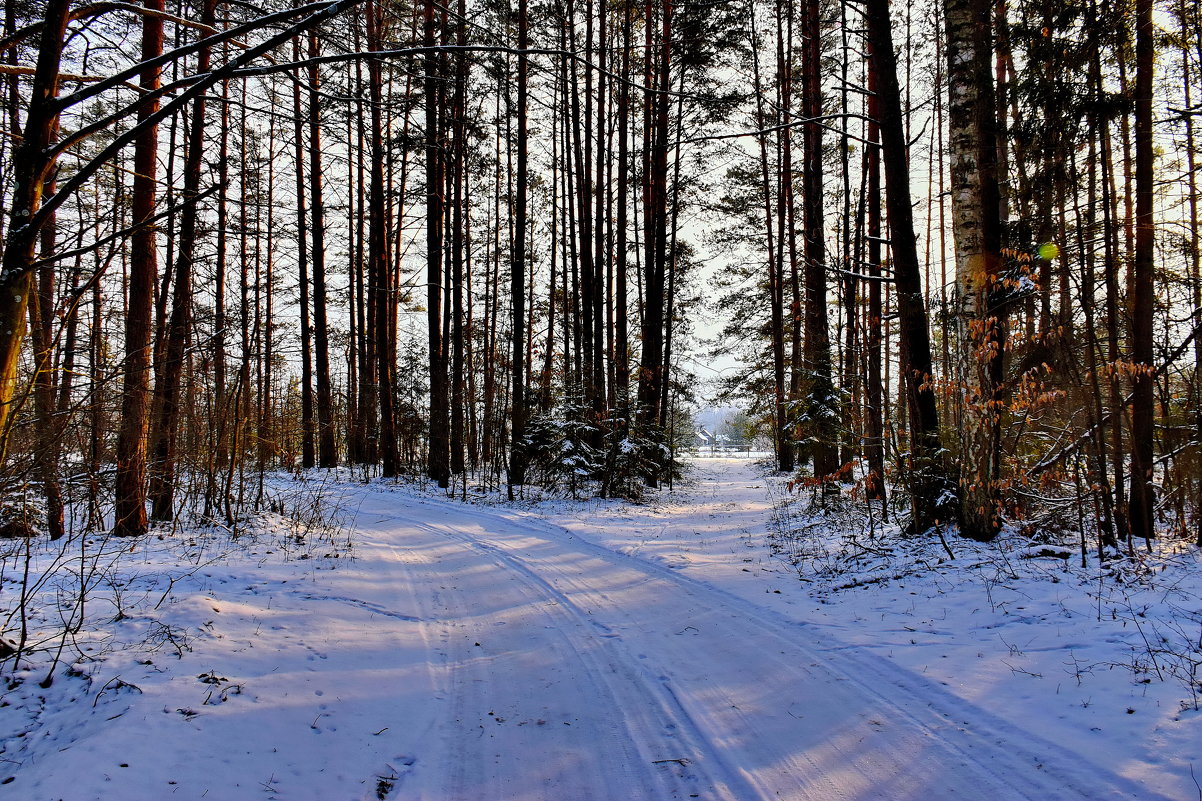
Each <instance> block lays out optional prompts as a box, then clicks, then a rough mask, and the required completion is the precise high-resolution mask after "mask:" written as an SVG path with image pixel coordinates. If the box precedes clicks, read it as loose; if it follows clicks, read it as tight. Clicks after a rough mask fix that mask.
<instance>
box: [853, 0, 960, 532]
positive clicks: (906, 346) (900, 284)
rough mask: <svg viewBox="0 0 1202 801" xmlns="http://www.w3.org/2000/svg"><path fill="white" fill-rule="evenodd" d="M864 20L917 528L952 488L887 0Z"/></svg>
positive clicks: (943, 517)
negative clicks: (871, 65)
mask: <svg viewBox="0 0 1202 801" xmlns="http://www.w3.org/2000/svg"><path fill="white" fill-rule="evenodd" d="M865 18H866V21H867V26H868V36H869V40H870V42H871V44H872V59H873V63H874V65H875V67H876V75H877V84H876V97H877V101H878V104H879V108H880V127H881V155H882V157H883V159H884V165H885V195H886V200H885V203H886V207H887V209H888V213H889V231H890V243H891V249H892V251H893V274H894V282H895V284H896V286H897V308H898V318H899V323H900V333H901V370H902V374H903V378H904V382H905V393H906V400H907V404H908V406H909V416H910V437H911V448H910V450H911V473H912V476H911V479H910V481H911V485H910V488H909V489H910V495H911V510H912V511H911V519H910V525H909V528H910V530H911V531H913V532H915V533H919V532H922V531H925V530H927V529H928V528H930V527H931V526H934V525H938V524H939V523H944V522H949V521H951V520H953V519H955V512H956V510H955V504H954V500H953V498H954V497H955V493H954V485H953V484H952V482H951V481H950V480H949V479H948V478H947V475H946V471H945V468H944V465H943V461H942V460H943V453H942V451H943V448H942V442H941V440H940V435H939V418H938V411H937V407H936V403H935V391H934V388H933V386H932V369H933V368H932V362H931V342H930V331H929V329H928V324H927V313H926V306H925V304H924V302H923V291H922V279H921V268H920V265H919V262H918V248H917V244H916V242H915V239H914V218H913V215H914V212H913V207H912V206H911V201H910V188H909V187H910V167H909V159H908V156H907V153H906V138H905V127H904V126H905V123H904V121H903V117H902V109H901V96H900V90H899V88H898V82H897V62H896V60H895V56H894V54H893V37H892V34H891V32H890V31H891V22H890V19H889V2H888V0H866V2H865Z"/></svg>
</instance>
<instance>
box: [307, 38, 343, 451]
mask: <svg viewBox="0 0 1202 801" xmlns="http://www.w3.org/2000/svg"><path fill="white" fill-rule="evenodd" d="M320 55H321V51H320V48H319V47H318V39H317V31H316V30H310V31H309V59H310V60H311V61H313V60H315V59H317V58H318V57H319V56H320ZM321 148H322V145H321V72H320V70H319V69H318V66H317V64H316V63H310V65H309V202H310V204H311V210H312V215H313V217H312V221H311V223H310V226H309V231H310V234H311V235H312V240H311V241H312V244H313V250H312V257H311V259H310V263H311V264H312V266H313V346H314V354H313V356H314V360H315V364H314V366H315V370H316V372H317V376H316V378H317V460H318V464H320V465H321V466H322V467H337V466H338V441H337V438H336V433H337V432H336V428H335V421H334V390H333V387H332V384H331V381H330V329H329V323H328V322H327V315H326V306H327V300H326V296H327V292H326V219H325V213H326V212H325V198H324V195H323V190H322V180H323V178H322V159H321Z"/></svg>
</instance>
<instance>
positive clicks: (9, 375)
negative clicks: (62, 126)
mask: <svg viewBox="0 0 1202 801" xmlns="http://www.w3.org/2000/svg"><path fill="white" fill-rule="evenodd" d="M69 12H70V2H69V1H68V0H47V2H46V6H45V12H44V15H43V27H42V38H41V42H40V45H39V48H38V60H37V66H36V68H35V71H34V77H33V83H32V85H31V86H30V90H29V106H28V110H27V112H26V116H25V128H24V130H23V131H22V136H21V140H20V144H19V145H17V147H16V150H15V151H14V153H13V162H12V164H13V174H12V181H13V185H12V208H13V213H14V217H15V218H16V219H18V220H20V219H24V220H29V219H30V218H31V217H32V216H33V215H34V214H36V213H37V211H38V209H39V208H40V207H41V205H42V197H43V195H42V193H43V189H44V187H45V183H46V180H47V178H49V177H50V175H51V174H52V173H53V172H54V167H55V159H54V157H53V156H51V155H48V153H49V148H50V145H51V143H53V142H54V140H55V138H56V137H57V136H58V125H59V110H58V107H57V105H56V102H55V99H56V97H57V95H58V76H59V65H60V63H61V61H62V53H63V39H64V37H65V36H66V31H67V19H68V14H69ZM38 234H39V231H38V230H37V229H36V228H35V227H33V226H32V225H30V224H28V223H26V224H24V225H11V226H10V227H9V229H8V236H7V238H6V239H5V243H4V269H3V271H2V272H0V319H4V320H8V321H9V323H10V324H9V325H7V326H2V327H0V464H2V463H3V462H4V460H5V457H6V456H7V453H8V440H9V434H10V432H11V429H12V426H13V422H14V421H13V411H14V403H15V399H16V389H17V365H18V362H19V360H20V358H21V345H22V343H23V342H24V340H25V317H26V312H27V308H28V305H29V296H30V293H31V292H32V290H33V276H34V268H33V264H34V259H35V257H36V254H37V246H38Z"/></svg>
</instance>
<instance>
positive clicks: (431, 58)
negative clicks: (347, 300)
mask: <svg viewBox="0 0 1202 801" xmlns="http://www.w3.org/2000/svg"><path fill="white" fill-rule="evenodd" d="M424 15H425V29H424V37H425V38H424V43H425V46H426V47H428V48H433V47H434V46H435V44H436V43H437V41H438V16H437V6H436V4H435V2H434V0H426V3H425V6H424ZM439 72H440V70H439V58H438V56H437V55H435V54H434V53H428V54H427V55H426V56H425V94H426V319H427V324H428V328H429V347H430V353H429V357H430V444H429V448H430V453H429V464H428V471H429V475H430V478H432V479H434V480H435V481H437V482H438V486H440V487H443V488H446V487H447V486H449V485H450V479H451V470H450V420H449V411H450V410H449V408H448V403H449V398H448V393H447V359H446V356H447V354H446V343H445V338H444V336H443V329H442V256H443V230H442V225H443V214H444V202H445V198H444V197H443V191H444V188H443V187H444V184H445V181H444V180H443V152H442V133H441V125H442V122H441V119H440V117H441V115H440V114H439V109H440V107H441V105H442V104H441V102H440V97H441V93H440V87H441V80H440V75H439Z"/></svg>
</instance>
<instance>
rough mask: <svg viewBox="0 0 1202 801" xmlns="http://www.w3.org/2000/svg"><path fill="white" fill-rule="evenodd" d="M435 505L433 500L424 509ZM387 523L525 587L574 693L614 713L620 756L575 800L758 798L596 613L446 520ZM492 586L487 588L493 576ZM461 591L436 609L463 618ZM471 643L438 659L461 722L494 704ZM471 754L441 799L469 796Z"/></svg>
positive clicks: (492, 685) (400, 518)
mask: <svg viewBox="0 0 1202 801" xmlns="http://www.w3.org/2000/svg"><path fill="white" fill-rule="evenodd" d="M427 509H428V507H427ZM440 509H441V507H440V505H437V504H436V505H434V507H433V509H429V511H438V510H440ZM381 522H382V521H381ZM389 523H392V524H394V525H395V524H400V525H402V526H404V527H405V528H407V529H411V530H413V529H416V530H419V531H425V532H429V533H432V534H435V535H437V536H439V537H442V538H444V539H447V540H450V541H452V542H454V543H455V544H456V545H457V546H458V547H460V548H463V549H465V550H466V551H468V552H470V553H471V554H473V556H474V558H479V557H483V558H484V559H486V560H487V562H488V563H489V564H490V565H491V566H492V567H494V568H495V569H497V570H499V571H501V572H502V574H503V575H504V576H505V577H507V578H509V579H510V580H511V581H512V580H513V579H517V583H518V584H520V585H521V586H522V587H523V588H524V590H525V592H526V593H527V595H526V598H525V603H527V604H531V603H535V604H538V605H539V606H540V613H541V614H542V615H543V616H545V618H546V619H547V623H546V626H545V627H546V630H547V631H549V632H550V633H551V634H550V636H551V638H552V639H555V640H557V641H558V645H559V647H558V649H557V650H556V654H557V655H558V656H559V657H560V659H561V660H570V661H571V662H574V663H576V664H577V665H578V668H577V669H567V670H566V671H565V672H567V673H569V674H570V679H571V681H572V682H573V683H574V684H575V685H577V686H578V692H579V693H580V694H581V695H582V696H598V701H600V703H599V706H600V707H601V708H602V709H604V710H608V711H609V712H610V714H609V717H612V718H615V720H614V721H611V722H609V723H606V720H607V718H603V719H602V720H601V721H600V724H601V726H602V727H604V726H606V725H610V726H613V727H614V729H615V731H616V732H617V734H616V736H615V737H613V738H610V740H611V741H610V742H609V743H608V745H609V746H610V747H611V749H612V747H613V746H614V745H615V742H613V741H617V742H616V745H617V746H619V750H620V753H621V758H620V759H619V760H617V761H618V763H619V764H609V765H598V767H600V768H601V772H602V773H603V774H608V775H604V776H602V777H601V778H600V780H599V781H598V780H597V779H594V780H590V781H584V782H579V784H580V785H582V786H580V787H578V788H577V789H576V790H575V791H574V793H573V795H572V797H573V798H574V799H576V798H584V797H592V792H594V791H596V792H598V793H599V794H598V795H596V796H595V797H596V798H598V799H599V800H600V801H608V800H609V799H614V798H619V797H622V798H626V797H630V798H647V799H657V801H658V799H668V798H697V797H701V798H707V799H716V800H717V801H727V800H728V801H738V800H739V799H750V798H753V797H755V796H756V795H757V793H756V792H755V791H754V789H752V787H751V786H750V785H748V784H747V783H746V781H745V780H744V778H743V776H742V775H741V773H740V771H738V770H737V769H734V768H732V767H730V766H729V765H726V764H724V762H723V759H722V756H721V751H720V749H715V748H713V747H712V745H711V744H710V743H708V741H707V740H706V739H705V736H704V734H703V732H702V730H701V728H700V727H699V726H698V725H697V724H696V722H695V721H693V719H692V718H691V716H690V715H689V713H688V711H687V710H686V709H685V708H684V707H683V706H682V705H681V704H680V703H679V700H678V699H677V697H676V695H675V694H674V693H673V692H672V690H671V688H670V687H669V686H668V684H667V680H666V677H664V676H661V675H654V676H653V675H651V674H650V673H649V672H648V671H647V670H646V669H645V667H643V666H642V665H640V664H638V663H637V660H634V659H633V658H632V657H631V656H629V655H628V654H626V653H625V651H624V650H623V649H621V648H620V643H619V638H618V636H617V635H615V634H614V633H613V632H612V631H611V630H610V629H609V627H607V626H606V625H605V624H603V623H601V622H599V621H597V620H596V619H594V618H593V617H592V616H591V615H589V613H588V612H587V611H585V610H583V609H581V608H580V607H579V606H577V605H576V604H575V603H574V602H573V601H572V600H571V599H570V598H568V597H567V596H566V595H564V594H563V593H562V592H560V591H559V590H557V589H556V588H555V587H554V586H553V585H552V584H550V583H548V582H547V581H546V580H544V579H543V578H542V577H541V576H540V575H539V574H538V573H537V572H535V571H533V570H531V569H530V568H529V567H528V566H527V565H526V564H524V563H523V562H522V561H521V560H520V559H516V558H514V557H513V556H512V555H511V554H509V553H507V552H506V551H504V550H502V549H499V548H497V547H495V546H493V545H490V544H489V543H487V542H484V541H481V540H480V539H478V538H473V537H471V536H468V535H465V534H463V533H461V532H460V531H459V530H457V528H456V527H455V526H454V525H452V524H450V523H446V524H442V525H440V524H437V523H433V522H430V521H429V520H427V519H422V518H420V517H417V516H413V515H399V514H397V515H393V516H392V519H391V520H390V521H389ZM492 586H493V587H494V588H495V586H496V585H495V583H494V584H493V585H492ZM448 595H449V596H451V598H448V597H447V596H448ZM463 595H464V592H463V591H462V590H460V591H458V592H452V593H447V592H446V591H445V590H443V591H440V592H439V594H438V600H437V603H438V604H439V605H440V606H442V607H443V608H444V612H443V615H445V617H446V618H447V619H452V620H453V619H459V618H460V617H461V616H463V614H464V609H463V608H462V605H461V604H459V603H458V601H457V600H452V599H458V598H459V597H461V596H463ZM438 616H439V615H437V614H435V615H434V617H438ZM462 642H464V641H463V640H462V638H460V643H462ZM475 647H478V644H477V646H469V647H467V648H464V647H462V645H460V647H459V648H458V649H457V652H456V653H455V654H454V655H450V654H448V656H447V659H446V666H447V668H448V672H449V675H450V677H451V679H452V684H451V686H448V687H447V693H448V695H449V696H450V697H451V698H452V699H453V701H452V703H453V705H454V707H455V713H454V717H455V719H456V720H460V721H463V720H465V719H467V718H468V717H470V708H471V707H473V706H475V707H477V708H480V707H481V705H488V704H489V703H490V702H492V701H495V700H496V699H495V698H492V697H490V696H491V694H492V693H494V692H496V691H497V690H498V689H500V688H498V687H497V686H496V684H497V683H496V681H495V679H493V677H488V676H485V675H482V673H486V672H487V671H481V670H479V667H480V663H479V661H478V660H473V659H472V658H471V654H470V651H472V650H473V648H475ZM586 725H587V722H586ZM463 733H464V734H465V733H466V732H463ZM452 737H455V738H460V737H461V735H460V734H456V733H454V732H452ZM590 745H591V746H592V747H591V748H590V751H594V750H595V744H590ZM478 755H479V748H476V749H466V748H465V749H459V750H458V751H457V753H456V754H455V755H454V758H453V759H452V760H451V762H452V774H453V775H452V777H451V780H450V786H449V787H448V792H447V795H446V796H445V797H446V798H454V799H457V800H458V799H464V798H471V797H476V796H474V795H473V794H472V793H473V790H472V788H471V787H470V784H471V782H472V781H473V779H474V778H478V776H477V775H476V774H480V775H484V774H487V773H488V772H489V771H488V769H487V768H485V767H483V766H480V767H479V769H477V770H465V769H464V767H463V766H464V765H465V764H466V763H467V762H469V761H471V759H472V758H473V757H474V756H478ZM682 755H687V756H682ZM589 756H590V757H591V758H593V759H596V760H597V761H599V762H605V761H607V760H606V757H607V755H606V754H605V753H600V754H598V753H590V755H589ZM611 761H612V760H611ZM614 771H617V773H619V774H621V775H620V776H619V782H618V784H619V785H620V786H613V783H612V782H610V786H608V787H607V786H605V785H606V782H607V781H610V779H611V778H612V773H613V772H614ZM490 793H491V794H485V795H481V796H479V797H481V798H489V799H496V798H499V797H505V796H504V794H501V795H496V794H495V793H496V789H495V788H493V789H492V790H491V791H490ZM581 793H583V794H584V795H581ZM631 793H634V795H631ZM548 797H554V795H550V796H548Z"/></svg>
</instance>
